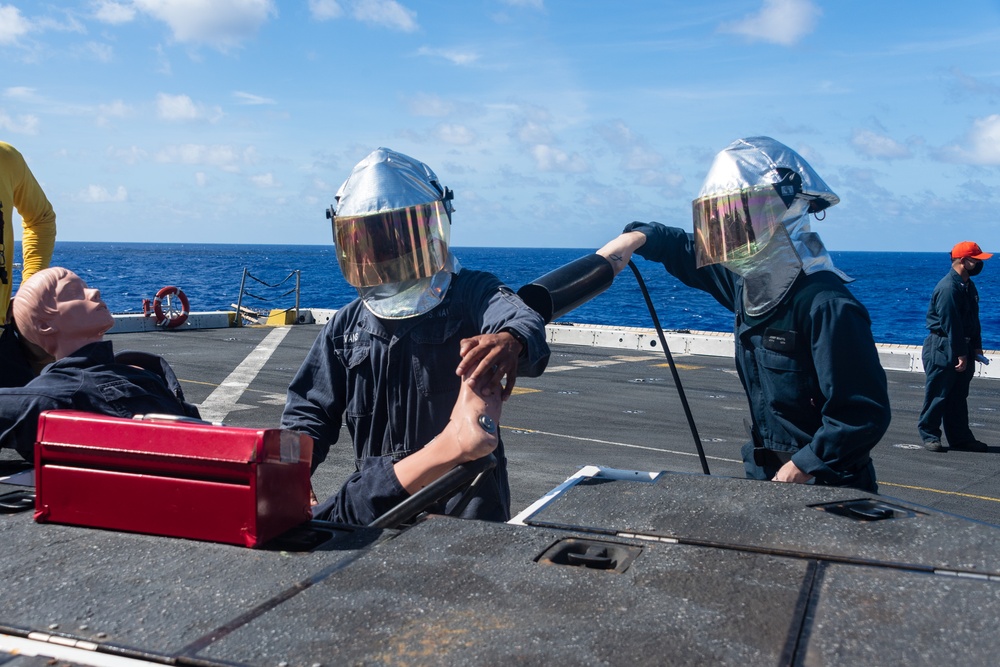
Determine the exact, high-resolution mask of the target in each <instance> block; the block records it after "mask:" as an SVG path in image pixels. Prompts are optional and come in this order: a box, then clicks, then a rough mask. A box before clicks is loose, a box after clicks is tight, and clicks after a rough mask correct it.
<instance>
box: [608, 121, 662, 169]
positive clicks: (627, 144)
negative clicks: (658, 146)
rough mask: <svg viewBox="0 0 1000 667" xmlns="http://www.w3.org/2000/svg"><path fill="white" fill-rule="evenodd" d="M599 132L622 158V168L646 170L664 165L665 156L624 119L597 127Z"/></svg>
mask: <svg viewBox="0 0 1000 667" xmlns="http://www.w3.org/2000/svg"><path fill="white" fill-rule="evenodd" d="M597 133H598V134H599V135H600V136H601V138H603V139H604V140H605V141H606V142H607V143H608V146H610V147H611V150H612V151H614V152H615V154H616V155H618V156H619V157H620V158H621V166H622V169H625V170H626V171H645V170H650V169H658V168H660V167H662V166H663V163H664V158H663V156H662V155H661V154H660V153H658V152H657V151H656V150H654V149H653V148H652V147H651V146H650V145H649V142H648V141H646V139H645V138H643V137H640V136H638V135H637V134H635V133H634V132H633V131H632V128H630V127H629V126H628V125H626V124H625V123H623V122H622V121H615V122H612V123H607V124H604V125H600V126H598V127H597Z"/></svg>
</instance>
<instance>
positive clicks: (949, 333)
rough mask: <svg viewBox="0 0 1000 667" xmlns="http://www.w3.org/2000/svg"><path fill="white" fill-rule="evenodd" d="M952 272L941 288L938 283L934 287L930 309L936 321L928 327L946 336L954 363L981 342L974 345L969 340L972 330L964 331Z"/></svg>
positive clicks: (973, 342) (963, 319)
mask: <svg viewBox="0 0 1000 667" xmlns="http://www.w3.org/2000/svg"><path fill="white" fill-rule="evenodd" d="M952 273H954V271H953V272H952ZM952 273H949V274H948V277H949V278H950V279H951V280H950V281H949V283H948V284H947V285H946V287H945V288H944V289H942V288H941V285H940V284H939V285H938V286H937V287H936V288H935V289H934V294H933V296H932V297H931V298H932V300H933V304H932V306H931V310H932V311H933V313H934V314H935V315H937V322H936V324H935V325H933V326H931V327H930V328H931V329H932V330H935V331H938V330H939V331H940V333H942V334H944V335H945V336H946V337H947V338H948V344H949V345H950V346H951V363H952V364H956V363H958V358H959V357H967V356H969V355H970V354H972V353H973V352H974V351H975V350H977V349H980V347H981V345H982V343H980V344H979V345H976V344H975V341H973V340H971V339H972V337H973V336H972V333H973V332H971V331H966V326H965V318H964V317H962V309H961V307H960V306H959V303H958V299H957V298H956V297H957V296H958V292H957V290H956V289H955V288H954V287H953V285H954V282H955V277H953V276H952ZM942 282H945V281H942ZM929 324H930V323H929Z"/></svg>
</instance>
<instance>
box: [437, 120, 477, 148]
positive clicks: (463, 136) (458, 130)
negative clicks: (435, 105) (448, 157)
mask: <svg viewBox="0 0 1000 667" xmlns="http://www.w3.org/2000/svg"><path fill="white" fill-rule="evenodd" d="M434 138H435V139H437V140H438V141H441V142H444V143H446V144H454V145H456V146H468V145H469V144H471V143H472V142H474V141H475V140H476V133H475V132H473V131H472V130H470V129H469V128H468V127H466V126H465V125H459V124H456V123H443V124H441V125H438V126H437V127H435V128H434Z"/></svg>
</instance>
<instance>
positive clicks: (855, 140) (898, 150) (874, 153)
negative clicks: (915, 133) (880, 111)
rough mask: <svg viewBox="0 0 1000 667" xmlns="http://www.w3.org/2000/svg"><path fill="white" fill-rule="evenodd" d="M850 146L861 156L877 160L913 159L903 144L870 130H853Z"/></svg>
mask: <svg viewBox="0 0 1000 667" xmlns="http://www.w3.org/2000/svg"><path fill="white" fill-rule="evenodd" d="M851 144H852V145H853V146H854V148H855V150H857V151H858V152H859V153H860V154H861V155H864V156H867V157H870V158H876V159H879V160H902V159H906V158H910V157H913V154H912V153H911V152H910V149H909V148H907V147H906V146H904V145H903V144H901V143H899V142H898V141H896V140H895V139H893V138H891V137H887V136H886V135H884V134H878V133H876V132H872V131H871V130H855V131H854V135H853V136H852V137H851Z"/></svg>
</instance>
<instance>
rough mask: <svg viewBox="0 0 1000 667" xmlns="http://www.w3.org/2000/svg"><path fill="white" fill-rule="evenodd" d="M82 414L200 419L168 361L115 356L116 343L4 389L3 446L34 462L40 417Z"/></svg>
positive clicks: (0, 402)
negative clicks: (61, 412) (52, 413)
mask: <svg viewBox="0 0 1000 667" xmlns="http://www.w3.org/2000/svg"><path fill="white" fill-rule="evenodd" d="M138 366H142V367H141V368H140V367H138ZM45 410H82V411H83V412H93V413H97V414H102V415H108V416H111V417H125V418H128V419H131V418H132V417H134V416H135V415H138V414H151V413H159V414H170V415H179V416H187V417H195V418H197V417H198V416H199V415H198V409H197V408H196V407H194V406H193V405H191V404H190V403H187V402H185V401H184V393H183V392H182V391H181V388H180V383H178V382H177V378H176V376H175V375H174V373H173V371H172V370H171V369H170V366H169V365H167V363H166V361H164V360H163V359H161V358H160V357H157V356H156V355H152V354H146V353H143V352H122V353H121V354H119V355H117V357H116V356H115V353H114V349H113V347H112V345H111V341H100V342H97V343H90V344H89V345H84V346H83V347H81V348H80V349H79V350H77V351H76V352H74V353H73V354H71V355H69V356H67V357H64V358H62V359H59V360H58V361H54V362H52V363H51V364H49V365H48V366H46V367H45V368H44V369H43V370H42V372H41V374H40V375H39V376H38V377H36V378H35V379H34V380H32V381H31V382H29V383H28V384H26V385H24V386H23V387H7V388H2V389H0V447H9V448H12V449H16V450H17V452H18V453H19V454H20V455H21V456H23V457H24V458H25V459H26V460H28V461H34V449H35V436H36V435H37V433H38V415H40V414H41V413H42V412H44V411H45Z"/></svg>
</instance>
